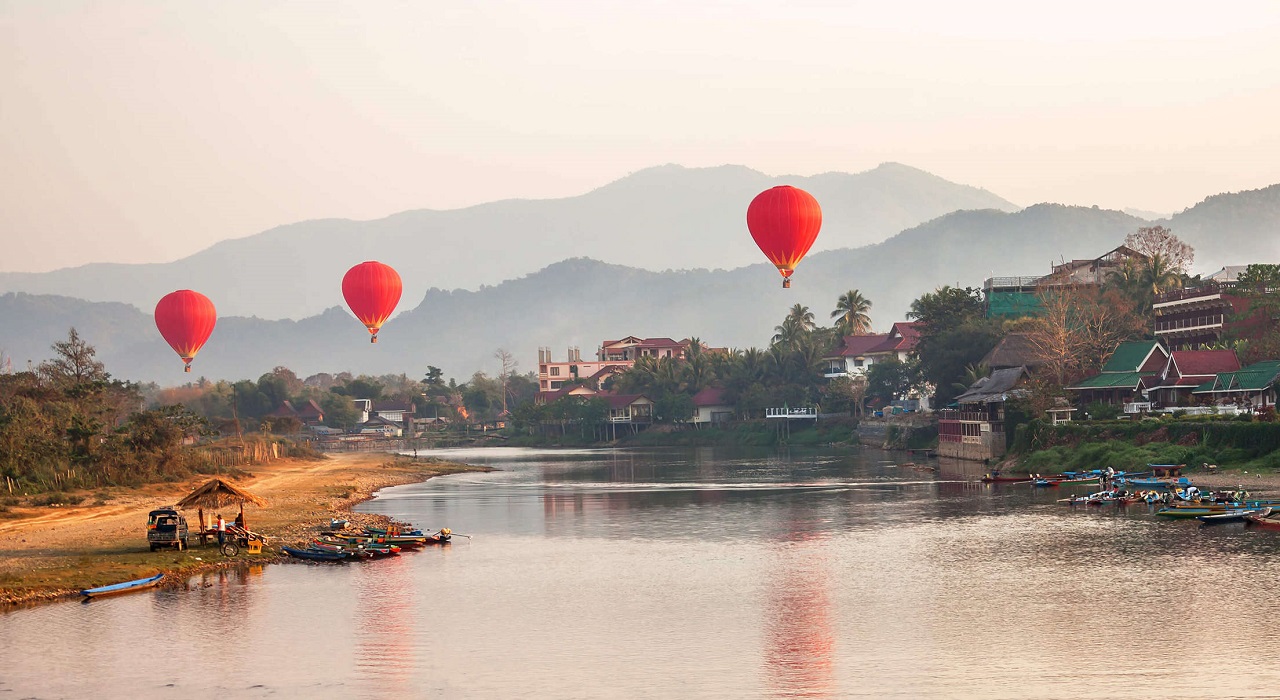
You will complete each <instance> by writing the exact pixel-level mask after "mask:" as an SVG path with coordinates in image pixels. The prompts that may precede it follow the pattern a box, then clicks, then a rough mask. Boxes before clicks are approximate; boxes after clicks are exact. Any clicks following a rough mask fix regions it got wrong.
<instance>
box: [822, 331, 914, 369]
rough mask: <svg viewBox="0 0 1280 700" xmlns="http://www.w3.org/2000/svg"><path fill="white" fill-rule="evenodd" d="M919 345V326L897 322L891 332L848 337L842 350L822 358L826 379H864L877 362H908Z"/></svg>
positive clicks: (841, 347)
mask: <svg viewBox="0 0 1280 700" xmlns="http://www.w3.org/2000/svg"><path fill="white" fill-rule="evenodd" d="M919 342H920V324H919V323H907V322H901V323H895V324H893V328H891V329H890V330H889V332H888V333H880V334H873V335H847V336H845V337H844V342H843V343H842V344H841V346H840V348H839V349H837V350H836V351H834V352H833V353H832V354H830V355H828V356H826V357H824V358H822V361H823V362H824V363H825V369H824V370H823V376H825V377H826V378H828V379H833V378H835V377H855V376H861V375H864V374H866V373H867V370H869V369H871V366H872V365H874V364H876V363H878V362H886V361H889V360H897V361H899V362H906V361H907V360H908V359H910V358H911V356H912V354H913V353H915V349H916V344H917V343H919Z"/></svg>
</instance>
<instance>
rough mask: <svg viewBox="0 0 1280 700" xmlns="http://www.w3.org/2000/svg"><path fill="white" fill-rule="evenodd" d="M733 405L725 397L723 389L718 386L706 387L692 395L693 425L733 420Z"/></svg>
mask: <svg viewBox="0 0 1280 700" xmlns="http://www.w3.org/2000/svg"><path fill="white" fill-rule="evenodd" d="M733 413H734V410H733V405H732V404H730V403H729V400H728V399H726V398H725V391H724V389H721V388H719V387H711V386H709V387H707V388H705V389H703V390H702V391H699V392H698V393H696V394H694V395H693V418H692V419H691V421H690V422H692V423H693V424H694V425H695V426H701V425H709V424H716V423H728V422H729V421H731V420H733Z"/></svg>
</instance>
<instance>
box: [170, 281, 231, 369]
mask: <svg viewBox="0 0 1280 700" xmlns="http://www.w3.org/2000/svg"><path fill="white" fill-rule="evenodd" d="M217 323H218V312H217V311H216V310H214V308H213V302H211V301H209V297H207V296H205V295H203V294H201V293H200V292H193V291H191V290H190V289H181V290H178V291H176V292H171V293H169V294H166V295H164V298H162V299H161V300H160V303H158V304H156V328H159V329H160V335H162V336H164V339H165V340H166V341H168V343H169V345H170V347H172V348H173V350H174V352H176V353H178V357H181V358H182V361H183V362H185V363H186V368H185V369H184V370H183V371H184V372H190V371H191V361H192V360H193V359H195V356H196V353H198V352H200V348H201V347H203V346H204V343H205V341H206V340H208V339H209V334H210V333H212V332H213V327H214V325H216V324H217Z"/></svg>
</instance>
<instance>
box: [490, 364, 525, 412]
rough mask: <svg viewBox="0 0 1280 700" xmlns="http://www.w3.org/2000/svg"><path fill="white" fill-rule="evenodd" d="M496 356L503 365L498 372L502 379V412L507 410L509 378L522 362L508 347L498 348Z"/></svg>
mask: <svg viewBox="0 0 1280 700" xmlns="http://www.w3.org/2000/svg"><path fill="white" fill-rule="evenodd" d="M493 356H494V358H496V359H497V360H498V363H499V364H500V365H502V371H501V372H499V373H498V379H500V380H502V412H503V413H506V412H507V380H508V379H510V378H511V375H513V374H515V372H516V369H518V368H519V367H520V363H519V362H518V361H517V360H516V358H515V356H514V355H512V354H511V353H510V352H507V349H506V348H498V349H497V350H496V351H495V352H494V353H493Z"/></svg>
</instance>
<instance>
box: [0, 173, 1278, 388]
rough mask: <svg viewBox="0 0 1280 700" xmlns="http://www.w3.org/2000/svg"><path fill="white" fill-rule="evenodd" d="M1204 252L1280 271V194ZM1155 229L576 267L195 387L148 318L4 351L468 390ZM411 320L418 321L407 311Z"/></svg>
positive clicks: (431, 308) (1061, 230)
mask: <svg viewBox="0 0 1280 700" xmlns="http://www.w3.org/2000/svg"><path fill="white" fill-rule="evenodd" d="M1162 223H1164V225H1166V226H1169V227H1170V228H1172V229H1173V230H1174V232H1175V233H1177V234H1178V235H1179V236H1181V237H1183V238H1184V239H1185V240H1186V241H1188V242H1189V243H1191V244H1192V245H1193V246H1194V247H1195V248H1196V251H1197V262H1196V267H1195V269H1196V271H1198V272H1205V273H1207V272H1213V271H1214V270H1216V269H1218V268H1219V267H1221V266H1223V265H1227V264H1244V263H1249V262H1275V261H1278V260H1280V236H1277V235H1276V234H1277V233H1278V232H1280V186H1276V187H1269V188H1266V189H1263V190H1255V191H1251V192H1241V193H1236V194H1227V195H1217V196H1214V197H1210V198H1208V199H1206V200H1205V201H1203V202H1201V203H1200V204H1198V205H1196V206H1195V207H1192V208H1191V209H1188V210H1187V211H1184V212H1182V213H1180V214H1177V215H1175V216H1173V217H1172V218H1171V219H1169V220H1166V221H1163V222H1162ZM1143 225H1148V222H1146V221H1144V220H1142V219H1139V218H1136V217H1133V216H1130V215H1128V214H1125V213H1123V212H1118V211H1110V210H1105V209H1096V208H1085V207H1069V206H1063V205H1057V204H1040V205H1035V206H1032V207H1028V208H1026V209H1024V210H1021V211H1017V212H1004V211H997V210H992V209H987V210H981V211H957V212H953V213H950V214H947V215H945V216H941V217H938V218H935V219H933V220H931V221H929V222H927V223H924V224H921V225H919V226H915V227H913V228H910V229H908V230H906V231H903V232H901V233H899V234H898V235H896V236H893V237H891V238H889V239H888V240H885V241H883V242H880V243H876V244H874V245H867V246H862V247H860V248H856V249H843V250H831V251H825V252H820V253H814V254H811V255H810V256H809V257H808V258H806V259H805V261H804V262H802V263H801V265H800V266H799V268H798V269H797V272H796V275H795V277H794V280H795V283H794V287H793V288H792V289H790V290H783V289H781V285H780V278H779V277H778V274H777V272H776V271H775V270H774V269H773V268H772V267H771V266H770V265H767V264H755V265H747V266H744V267H738V268H735V269H730V270H683V271H675V272H672V271H667V272H654V271H649V270H642V269H638V268H636V267H628V266H622V265H617V264H610V263H605V262H600V261H595V260H590V259H583V258H573V259H569V260H564V261H561V262H557V263H554V264H552V265H549V266H547V267H545V268H543V269H541V270H539V271H537V272H534V273H532V274H528V275H525V276H523V277H519V278H516V279H512V280H508V281H505V282H502V283H501V284H497V285H494V286H486V287H484V288H482V289H479V290H475V291H466V290H453V291H445V290H442V289H431V290H428V291H427V292H426V293H425V294H424V295H423V296H422V297H420V302H419V303H414V300H411V299H406V300H405V301H404V302H402V304H404V305H405V307H406V308H408V309H409V310H407V311H405V312H404V313H402V314H400V315H399V316H397V317H396V318H393V319H392V320H391V321H390V322H388V323H387V325H386V326H385V327H384V329H383V331H382V333H381V334H380V336H379V343H378V344H377V345H371V344H370V343H369V342H368V333H366V332H365V331H364V328H363V327H362V326H361V325H360V324H359V323H358V322H357V321H356V320H355V319H354V318H353V317H352V316H351V315H350V314H349V313H348V312H347V311H346V310H344V309H342V308H340V307H331V308H329V309H327V310H325V311H324V312H322V313H320V314H318V315H315V316H311V317H308V318H305V319H302V320H299V321H288V320H285V321H269V320H263V319H257V318H244V317H224V318H222V319H221V320H219V322H218V327H217V329H216V330H215V331H214V334H213V337H212V338H211V339H210V341H209V344H208V345H207V346H206V349H205V351H204V352H202V353H201V354H200V356H199V357H198V358H197V359H196V362H195V368H194V369H195V372H194V374H191V375H184V374H183V373H182V371H181V362H180V361H179V360H178V359H177V357H176V356H174V355H173V353H172V352H171V351H170V350H169V348H168V346H167V345H165V343H164V342H163V340H161V339H160V337H159V334H158V333H157V332H156V330H155V326H154V324H153V323H152V321H151V316H150V310H149V309H148V310H147V311H145V312H144V311H140V310H138V309H136V308H134V307H132V306H128V305H125V304H120V303H92V302H86V301H82V300H78V299H72V298H67V297H55V296H47V295H29V294H6V295H3V296H0V351H3V352H5V353H6V354H7V355H9V356H11V357H12V358H13V363H14V366H15V369H18V368H21V367H22V366H25V362H26V360H27V359H32V360H34V361H37V362H38V361H39V360H41V359H43V358H45V357H47V356H48V354H49V351H48V348H49V345H50V344H51V343H52V342H54V341H55V340H58V339H60V338H63V337H65V336H66V332H67V328H68V327H70V326H73V325H74V326H76V327H77V328H78V329H79V330H80V331H81V333H82V335H84V337H85V338H86V339H87V340H88V341H89V342H91V343H93V344H94V345H95V346H96V347H97V348H98V349H99V352H100V357H101V358H102V359H103V360H104V361H106V363H107V366H108V369H109V370H110V371H112V372H113V373H114V374H115V375H116V376H120V377H125V378H131V379H141V380H154V381H157V382H160V383H161V384H164V385H171V384H180V383H182V382H184V381H187V380H188V379H190V378H193V377H199V376H202V375H203V376H207V377H209V378H228V379H239V378H256V377H257V376H259V375H260V374H262V373H264V372H267V371H270V370H271V368H272V367H275V366H277V365H284V366H287V367H290V368H291V369H293V370H294V371H295V372H297V373H298V374H299V375H302V376H306V375H308V374H312V373H315V372H321V371H325V372H339V371H343V370H348V371H352V372H355V373H369V374H383V373H388V372H394V373H400V372H404V373H407V374H409V375H410V376H420V375H421V374H422V373H424V372H425V369H426V366H427V365H428V364H432V365H436V366H439V367H442V368H443V369H444V370H445V372H446V374H447V375H451V376H456V377H458V378H459V379H464V378H465V377H467V376H469V375H470V374H471V372H473V371H475V370H477V369H487V370H488V371H490V372H492V371H494V370H495V369H496V362H495V361H494V360H493V359H492V355H493V352H494V350H496V349H497V348H499V347H502V348H506V349H507V350H510V351H511V352H513V353H515V355H516V357H517V359H519V361H520V363H521V368H522V369H523V370H524V371H528V370H531V369H535V360H536V358H537V348H538V347H540V346H551V347H552V350H553V352H554V353H555V356H556V357H558V358H563V357H564V356H565V348H566V347H568V346H578V347H580V348H581V350H582V355H583V357H584V358H585V357H588V356H593V355H594V354H595V351H596V348H597V347H598V345H599V343H600V341H602V340H605V339H608V338H616V337H620V336H625V335H628V334H635V335H641V336H670V337H673V338H683V337H688V336H699V337H701V338H702V339H703V340H704V341H706V342H708V343H710V344H711V345H716V346H730V347H747V346H753V345H754V346H763V345H765V344H767V343H768V340H769V337H770V336H771V335H772V331H773V327H774V326H775V325H777V324H778V323H779V322H781V320H782V317H783V316H784V315H785V314H786V311H787V309H788V308H789V307H790V306H791V305H792V304H795V303H800V304H804V305H807V306H809V307H810V308H811V309H812V310H813V311H814V313H815V315H816V316H817V317H818V319H820V320H824V321H825V320H826V319H827V318H828V314H829V313H830V311H831V309H832V308H834V305H835V300H836V297H837V296H838V295H839V294H840V293H841V292H843V291H845V290H848V289H851V288H857V289H860V290H861V291H862V292H863V294H864V295H866V296H867V297H868V298H870V299H871V300H872V302H873V303H874V306H873V307H872V310H871V316H872V320H873V322H874V324H875V327H876V328H877V329H885V328H887V327H888V326H889V324H890V323H892V322H893V321H897V320H901V319H902V318H903V314H905V312H906V311H907V309H908V307H909V305H910V303H911V301H912V300H913V299H915V298H916V297H918V296H919V295H920V294H922V293H925V292H928V291H930V290H932V289H934V288H936V287H938V286H940V285H943V284H959V285H962V286H968V285H972V286H978V285H980V284H981V282H982V280H983V279H984V278H986V277H988V276H990V275H992V274H995V275H1000V276H1005V275H1038V274H1045V273H1047V272H1048V271H1049V266H1050V265H1051V264H1052V263H1053V262H1056V261H1060V260H1063V259H1073V258H1092V257H1097V256H1098V255H1101V254H1102V253H1105V252H1107V251H1108V250H1110V249H1111V248H1114V247H1115V246H1117V245H1119V244H1120V242H1121V241H1122V240H1123V238H1124V236H1125V235H1126V234H1128V233H1130V232H1132V231H1133V230H1135V229H1136V228H1137V227H1139V226H1143ZM409 307H412V308H409Z"/></svg>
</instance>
